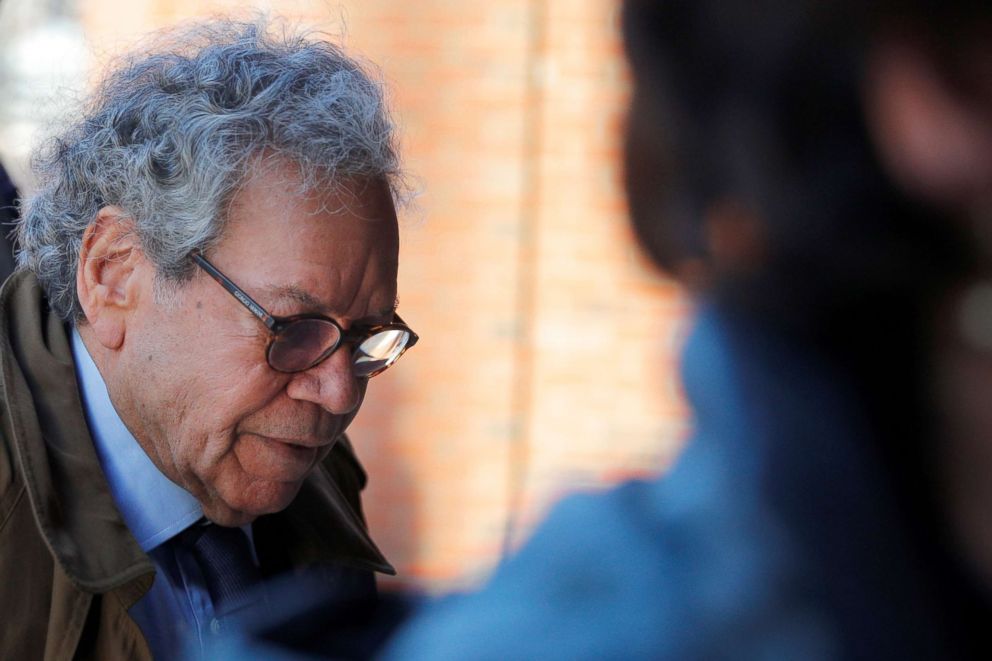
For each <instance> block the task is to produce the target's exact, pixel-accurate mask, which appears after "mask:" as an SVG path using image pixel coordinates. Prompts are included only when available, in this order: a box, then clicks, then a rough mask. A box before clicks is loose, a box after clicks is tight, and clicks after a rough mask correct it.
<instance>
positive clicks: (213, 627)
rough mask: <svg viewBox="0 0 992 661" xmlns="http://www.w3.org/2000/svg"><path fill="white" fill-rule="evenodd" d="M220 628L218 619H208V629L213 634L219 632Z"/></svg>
mask: <svg viewBox="0 0 992 661" xmlns="http://www.w3.org/2000/svg"><path fill="white" fill-rule="evenodd" d="M220 629H221V625H220V620H218V619H217V618H216V617H215V618H213V619H212V620H210V631H211V632H213V633H214V634H219V633H220Z"/></svg>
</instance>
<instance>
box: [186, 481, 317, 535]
mask: <svg viewBox="0 0 992 661" xmlns="http://www.w3.org/2000/svg"><path fill="white" fill-rule="evenodd" d="M302 484H303V481H302V480H301V481H299V482H264V483H257V482H256V483H254V484H252V485H251V487H249V488H248V489H245V490H244V491H243V492H241V493H239V494H237V497H234V498H230V499H223V498H220V497H217V498H213V499H212V500H211V502H209V503H204V502H201V503H200V505H201V507H202V508H203V515H204V516H205V517H207V518H208V519H209V520H210V521H212V522H213V523H216V524H217V525H221V526H228V527H236V526H244V525H248V524H249V523H251V522H252V521H254V520H255V519H257V518H258V517H260V516H262V515H263V514H274V513H276V512H281V511H282V510H284V509H286V508H287V507H289V504H290V503H292V502H293V499H294V498H296V494H297V493H299V491H300V487H301V486H302Z"/></svg>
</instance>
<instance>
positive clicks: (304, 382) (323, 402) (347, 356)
mask: <svg viewBox="0 0 992 661" xmlns="http://www.w3.org/2000/svg"><path fill="white" fill-rule="evenodd" d="M286 394H288V395H289V396H290V397H292V398H293V399H299V400H303V401H308V402H313V403H314V404H317V405H319V406H320V407H322V408H323V409H324V410H326V411H329V412H330V413H333V414H335V415H346V414H348V413H351V412H353V411H354V410H355V409H357V408H358V406H359V404H361V402H362V386H361V384H360V383H359V379H358V378H357V377H356V376H355V373H354V371H353V370H352V364H351V351H349V347H347V346H344V347H341V348H339V349H338V350H337V351H335V352H334V353H333V354H331V355H330V356H329V357H328V358H327V359H326V360H324V362H322V363H320V364H319V365H315V366H314V367H311V368H310V369H308V370H304V371H303V372H297V373H295V374H293V377H292V379H291V380H290V382H289V385H288V386H287V387H286Z"/></svg>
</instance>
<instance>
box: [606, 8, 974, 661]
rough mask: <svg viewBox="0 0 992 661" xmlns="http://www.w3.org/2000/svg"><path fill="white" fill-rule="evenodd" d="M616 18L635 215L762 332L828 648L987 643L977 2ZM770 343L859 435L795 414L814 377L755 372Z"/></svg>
mask: <svg viewBox="0 0 992 661" xmlns="http://www.w3.org/2000/svg"><path fill="white" fill-rule="evenodd" d="M624 18H625V21H624V26H625V33H626V39H627V50H628V55H629V58H630V61H631V64H632V68H633V72H634V77H635V94H634V98H633V102H632V109H631V113H630V124H629V131H628V146H627V150H626V155H627V184H628V194H629V200H630V205H631V216H632V220H633V223H634V226H635V228H636V230H637V232H638V235H639V237H640V239H641V242H642V244H643V245H644V246H645V248H646V249H647V250H648V251H649V252H650V254H651V255H652V256H653V257H654V258H655V260H656V261H657V262H658V263H659V264H661V265H663V267H664V268H665V269H666V270H668V271H669V272H671V273H673V274H674V275H676V276H677V277H679V278H680V279H682V280H683V281H685V282H687V283H689V284H690V286H692V287H694V288H696V289H698V290H699V291H700V292H702V294H703V296H704V297H708V298H710V299H711V300H712V301H713V303H714V305H715V306H716V307H717V308H719V309H720V310H721V313H722V314H723V315H724V316H725V317H727V318H731V319H733V320H734V321H733V323H734V324H735V326H736V328H737V329H738V335H751V336H757V337H760V338H761V339H760V340H758V341H757V342H754V341H750V344H749V346H748V351H750V352H751V353H752V354H754V355H755V359H756V360H759V361H764V362H765V363H766V364H765V366H764V367H763V369H764V370H765V371H766V372H768V373H769V375H770V376H771V381H770V382H765V387H764V388H760V389H759V391H760V394H758V395H757V396H755V397H753V398H752V399H751V403H752V404H754V406H755V410H762V409H763V410H764V411H765V416H767V417H768V419H769V428H768V430H767V433H766V435H765V445H764V450H765V452H764V453H763V460H764V461H765V462H766V467H765V469H764V470H765V471H766V473H767V476H766V477H765V478H764V480H763V484H764V492H765V496H766V501H767V502H768V503H769V504H770V506H771V510H772V512H773V513H774V514H775V515H776V516H777V517H778V518H779V520H780V521H782V522H783V523H784V524H785V525H786V527H787V529H788V530H789V532H790V534H791V535H792V537H793V538H794V539H795V540H796V541H797V543H798V544H799V547H800V548H801V549H802V550H803V553H804V554H805V557H806V561H807V565H808V567H810V568H811V571H812V572H817V573H820V574H821V575H822V576H820V577H817V579H816V580H814V581H811V582H810V584H811V585H816V587H817V589H819V590H822V594H821V595H817V598H821V599H822V601H823V603H824V604H825V605H826V607H827V608H828V609H829V610H830V612H831V613H832V614H833V616H835V618H836V620H837V621H838V622H839V623H840V626H841V628H842V631H843V632H844V636H843V638H844V644H845V647H844V651H845V652H847V653H848V654H851V655H855V656H861V655H869V656H870V655H872V654H873V650H874V652H875V653H879V652H880V653H882V654H883V655H884V653H885V651H886V650H888V651H889V652H892V651H894V650H896V649H901V650H902V651H903V652H907V651H914V647H913V645H914V644H916V643H921V644H923V645H924V647H916V648H915V652H916V653H919V654H923V655H927V654H929V653H930V652H933V651H934V650H943V651H948V650H953V651H955V652H965V651H973V649H974V647H973V646H975V645H982V646H985V647H986V648H987V645H988V642H989V641H988V633H987V631H988V630H987V627H984V626H982V625H979V624H978V622H979V617H978V616H981V617H982V619H984V620H985V621H986V622H987V617H988V615H989V588H990V587H992V526H990V525H989V523H988V521H989V518H988V507H989V506H990V505H992V417H990V416H989V413H988V412H987V411H989V410H990V407H989V406H988V404H987V403H986V402H985V401H984V400H985V398H986V396H987V395H986V393H988V392H990V391H992V390H990V388H992V353H989V352H990V350H992V296H990V293H989V292H990V291H992V289H989V282H992V281H989V280H988V278H989V277H990V275H992V269H990V266H992V261H990V260H992V45H990V44H992V41H990V37H992V6H990V5H989V4H988V3H981V2H968V1H964V2H955V1H953V0H951V1H941V2H936V1H927V0H918V1H912V0H911V1H906V2H875V3H863V2H823V1H817V0H800V1H790V2H775V1H772V2H757V3H755V2H743V1H742V2H738V1H729V2H728V1H719V2H699V1H681V0H675V1H671V0H670V1H665V2H648V1H641V0H633V1H630V2H628V3H627V6H626V11H625V17H624ZM762 346H763V347H764V349H762V348H760V347H762ZM783 346H785V347H789V350H790V351H791V350H794V351H796V352H798V353H799V355H801V356H802V361H803V363H804V364H805V365H806V367H807V368H808V369H810V370H811V371H812V370H819V371H820V372H821V373H823V374H827V373H828V374H829V380H830V382H831V383H832V385H833V386H834V389H833V391H835V392H842V393H844V394H845V395H846V397H845V399H844V407H845V412H846V414H847V415H848V416H849V420H850V430H849V431H853V430H854V428H855V427H858V429H859V430H860V431H857V432H854V433H851V434H850V436H849V437H848V438H846V439H839V438H831V437H830V436H829V435H823V434H820V433H818V431H817V429H816V428H817V427H820V426H822V425H823V424H824V422H823V421H822V420H818V419H816V417H815V416H807V417H805V418H799V419H795V418H794V416H795V413H797V412H798V411H799V410H803V409H801V408H800V407H795V408H793V409H792V410H791V411H790V410H788V409H789V407H790V406H792V405H795V404H796V402H791V403H790V396H792V397H794V394H791V395H790V393H787V392H786V391H788V390H790V389H792V388H799V389H802V386H801V385H799V384H797V383H795V379H799V380H801V379H803V378H804V377H805V376H806V375H804V374H801V373H800V374H795V373H790V372H789V371H788V370H783V369H778V368H776V366H774V365H772V364H771V363H772V361H771V360H770V359H771V358H773V357H776V356H778V355H780V352H782V351H783ZM807 404H808V403H807ZM778 406H781V407H782V409H780V410H777V411H776V408H777V407H778ZM800 406H802V405H800ZM817 408H818V407H816V406H812V407H807V408H806V409H805V410H806V412H807V413H811V412H813V413H815V412H816V411H817ZM829 410H830V408H829V407H823V408H822V409H821V412H824V411H829ZM776 415H781V418H780V419H776ZM834 443H836V444H837V446H838V447H836V448H834V447H833V444H834ZM845 443H848V444H850V447H848V448H845V447H844V445H845ZM835 450H836V451H835ZM850 459H855V460H856V461H857V462H858V463H859V465H857V466H846V465H845V464H844V463H843V462H842V461H841V460H850ZM859 469H862V470H863V472H861V473H859ZM865 477H870V478H871V483H870V484H866V483H864V482H863V481H862V479H863V478H865ZM846 480H850V481H849V482H847V481H846ZM890 552H891V553H892V555H888V554H889V553H890ZM874 554H878V555H874ZM890 563H891V564H890ZM859 582H860V585H859V584H858V583H859ZM896 583H901V585H895V584H896ZM900 595H901V596H902V597H905V598H906V600H900ZM914 606H918V607H920V608H921V612H920V613H916V614H914V615H915V616H921V617H919V619H917V620H914V619H913V617H914V615H906V614H903V615H901V616H899V617H895V618H893V617H889V616H887V615H885V614H884V613H879V612H877V611H875V612H873V611H872V609H874V608H878V609H881V608H890V609H893V610H902V609H905V610H910V609H912V608H913V607H914ZM924 610H925V611H926V616H927V617H922V615H923V611H924ZM931 618H932V619H931ZM914 622H915V623H916V624H919V625H921V627H922V631H913V630H912V624H913V623H914ZM873 627H881V628H884V627H889V630H888V631H881V632H872V631H870V629H871V628H873ZM898 636H905V639H904V640H903V641H902V642H901V643H897V642H896V640H895V638H896V637H898ZM900 644H901V645H903V646H904V647H902V648H900V647H899V645H900ZM875 645H881V647H873V646H875ZM929 645H932V646H933V647H928V646H929Z"/></svg>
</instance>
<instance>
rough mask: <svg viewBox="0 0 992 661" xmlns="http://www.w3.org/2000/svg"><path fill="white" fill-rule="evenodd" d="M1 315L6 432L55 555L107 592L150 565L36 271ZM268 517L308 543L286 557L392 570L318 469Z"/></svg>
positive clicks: (12, 288) (11, 290)
mask: <svg viewBox="0 0 992 661" xmlns="http://www.w3.org/2000/svg"><path fill="white" fill-rule="evenodd" d="M0 314H2V322H0V378H2V387H3V393H2V395H3V401H2V402H0V407H2V410H3V413H4V417H6V419H7V420H8V424H7V425H5V427H6V429H5V432H6V433H8V434H9V435H10V439H9V440H10V442H11V445H12V446H13V447H14V448H15V453H16V455H17V461H18V463H19V465H20V467H21V471H22V474H23V476H24V481H25V487H26V490H27V493H28V497H29V498H30V501H31V507H32V509H33V511H34V515H35V519H36V521H37V523H38V527H39V530H40V532H41V534H42V535H43V536H44V538H45V540H46V543H47V544H48V546H49V548H50V549H51V551H52V554H53V556H54V557H55V559H56V561H57V562H58V563H59V565H60V566H61V567H62V569H63V570H64V571H65V573H66V574H67V575H68V576H69V577H70V579H71V580H72V581H73V582H74V583H75V584H76V585H78V586H79V587H81V588H83V589H84V590H87V591H91V592H100V593H102V592H107V591H109V590H113V589H115V588H118V587H121V586H122V585H124V584H125V583H128V582H129V581H131V580H133V579H135V578H137V577H139V576H141V575H143V574H147V573H149V572H151V571H153V568H152V564H151V561H150V560H149V559H148V557H147V556H146V555H145V554H144V553H143V552H142V551H141V549H140V548H139V547H138V543H137V542H136V541H135V539H134V537H133V536H132V535H131V533H130V532H129V531H128V529H127V526H126V525H125V524H124V521H123V519H122V518H121V516H120V514H119V513H118V511H117V508H116V506H115V504H114V501H113V497H112V496H111V494H110V488H109V486H108V484H107V481H106V478H105V477H104V474H103V471H102V470H101V468H100V463H99V460H98V458H97V456H96V451H95V450H94V448H93V441H92V439H91V437H90V434H89V429H88V428H87V425H86V421H85V420H86V419H85V416H84V413H83V407H82V403H81V401H80V396H79V390H78V386H77V383H76V374H75V368H74V365H73V361H72V351H71V349H70V344H69V338H68V335H67V333H66V328H65V326H64V325H63V323H62V321H61V320H60V319H59V318H58V317H57V315H55V314H52V313H51V312H50V311H49V309H48V305H47V302H46V300H45V297H44V293H43V292H42V290H41V287H40V285H39V284H38V281H37V279H36V278H35V277H34V276H33V275H32V274H30V273H28V272H23V271H22V272H18V273H15V274H14V275H13V276H11V278H10V279H9V280H8V281H7V283H6V284H5V285H4V287H3V290H2V292H0ZM263 518H265V517H263ZM270 518H271V519H282V520H284V521H283V524H282V525H281V526H280V529H281V530H283V531H292V532H293V533H295V534H293V535H292V537H293V538H295V539H298V540H306V543H305V546H306V548H305V550H301V551H298V552H295V551H294V552H293V553H292V555H293V557H294V560H295V559H296V558H300V559H306V560H307V561H314V562H338V563H344V564H349V565H352V566H356V567H362V568H367V569H374V570H377V571H384V572H387V573H392V572H393V569H392V567H391V566H390V565H389V563H388V562H386V560H385V558H384V557H383V556H382V553H381V552H380V551H379V550H378V549H377V548H376V546H375V544H374V543H373V542H372V540H371V539H370V538H369V536H368V533H367V532H366V531H365V527H364V525H363V523H362V521H361V518H360V516H359V515H358V514H357V513H355V512H354V511H353V510H352V509H351V507H350V506H349V505H348V503H347V499H346V498H345V497H344V495H343V494H342V493H341V491H340V489H339V488H338V487H337V485H336V484H335V483H334V482H333V481H332V480H331V479H330V478H329V474H328V473H327V472H326V471H324V470H318V471H315V472H314V474H313V475H311V477H310V478H308V480H307V482H306V483H305V484H304V487H303V488H302V489H301V492H300V495H299V497H298V498H297V499H296V501H294V502H293V504H291V505H290V507H289V508H288V509H287V510H286V511H285V512H284V513H281V514H277V515H272V517H270ZM260 521H261V519H260ZM263 529H264V526H263ZM262 534H263V535H264V532H263V533H262Z"/></svg>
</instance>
